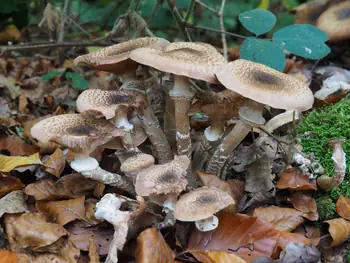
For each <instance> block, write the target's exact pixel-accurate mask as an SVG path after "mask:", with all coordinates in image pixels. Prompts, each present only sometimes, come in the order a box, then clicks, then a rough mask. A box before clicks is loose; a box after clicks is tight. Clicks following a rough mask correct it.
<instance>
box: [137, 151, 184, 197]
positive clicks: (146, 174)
mask: <svg viewBox="0 0 350 263" xmlns="http://www.w3.org/2000/svg"><path fill="white" fill-rule="evenodd" d="M185 159H187V160H185ZM189 163H190V161H189V158H188V157H187V156H181V159H174V160H173V161H171V162H168V163H165V164H160V165H153V166H151V167H149V168H146V169H145V170H142V171H141V172H139V173H138V174H137V177H136V183H135V190H136V193H137V194H138V195H140V196H150V195H151V194H157V195H159V194H169V193H177V194H179V193H181V192H182V191H183V190H185V189H186V186H187V179H186V176H187V168H188V166H189Z"/></svg>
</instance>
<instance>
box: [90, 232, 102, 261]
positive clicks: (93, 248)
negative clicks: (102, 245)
mask: <svg viewBox="0 0 350 263" xmlns="http://www.w3.org/2000/svg"><path fill="white" fill-rule="evenodd" d="M89 258H90V261H89V263H100V256H99V255H98V253H97V247H96V245H95V243H94V239H93V238H92V237H90V239H89Z"/></svg>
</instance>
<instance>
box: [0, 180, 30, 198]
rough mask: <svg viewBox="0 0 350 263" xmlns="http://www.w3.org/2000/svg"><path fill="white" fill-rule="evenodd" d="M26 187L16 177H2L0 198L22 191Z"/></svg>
mask: <svg viewBox="0 0 350 263" xmlns="http://www.w3.org/2000/svg"><path fill="white" fill-rule="evenodd" d="M24 186H25V185H24V184H23V183H22V181H21V180H19V179H18V178H16V177H14V176H7V177H2V176H1V175H0V198H1V197H3V196H5V195H6V194H8V193H9V192H11V191H15V190H21V189H23V188H24Z"/></svg>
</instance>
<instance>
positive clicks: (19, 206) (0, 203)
mask: <svg viewBox="0 0 350 263" xmlns="http://www.w3.org/2000/svg"><path fill="white" fill-rule="evenodd" d="M25 211H27V205H26V202H25V199H24V194H23V192H22V191H20V190H18V191H13V192H11V193H9V194H7V195H5V196H4V197H3V198H1V199H0V218H1V217H2V216H3V215H4V214H5V213H8V214H14V213H22V212H25Z"/></svg>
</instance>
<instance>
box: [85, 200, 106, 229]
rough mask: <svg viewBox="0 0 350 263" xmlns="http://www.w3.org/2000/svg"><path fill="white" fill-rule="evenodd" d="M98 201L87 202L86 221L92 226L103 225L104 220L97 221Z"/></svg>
mask: <svg viewBox="0 0 350 263" xmlns="http://www.w3.org/2000/svg"><path fill="white" fill-rule="evenodd" d="M97 202H98V200H97V199H94V198H89V199H87V200H86V201H85V219H86V221H87V222H89V224H90V225H97V224H99V223H101V222H102V221H103V220H99V219H96V217H95V209H96V203H97Z"/></svg>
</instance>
